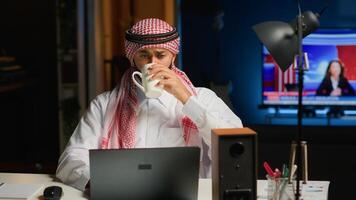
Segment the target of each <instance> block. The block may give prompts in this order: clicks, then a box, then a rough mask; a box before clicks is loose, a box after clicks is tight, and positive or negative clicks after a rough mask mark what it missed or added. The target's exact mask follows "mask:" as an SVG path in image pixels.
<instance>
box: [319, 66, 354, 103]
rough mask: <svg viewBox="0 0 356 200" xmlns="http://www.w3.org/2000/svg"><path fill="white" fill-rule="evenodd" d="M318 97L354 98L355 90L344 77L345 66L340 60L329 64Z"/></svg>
mask: <svg viewBox="0 0 356 200" xmlns="http://www.w3.org/2000/svg"><path fill="white" fill-rule="evenodd" d="M316 95H318V96H353V95H355V90H354V89H353V88H352V86H351V85H350V83H349V81H348V80H347V78H346V77H345V76H344V65H343V63H342V62H341V61H340V60H332V61H330V62H329V64H328V67H327V69H326V72H325V76H324V78H323V80H322V82H321V84H320V85H319V87H318V89H317V91H316Z"/></svg>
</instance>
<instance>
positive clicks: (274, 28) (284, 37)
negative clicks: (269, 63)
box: [252, 11, 319, 72]
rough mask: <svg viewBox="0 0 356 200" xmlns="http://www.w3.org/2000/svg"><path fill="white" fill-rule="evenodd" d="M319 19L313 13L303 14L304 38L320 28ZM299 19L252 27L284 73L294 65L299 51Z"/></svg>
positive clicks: (265, 23)
mask: <svg viewBox="0 0 356 200" xmlns="http://www.w3.org/2000/svg"><path fill="white" fill-rule="evenodd" d="M318 18H319V15H318V14H314V13H313V12H311V11H306V12H304V13H303V14H302V27H303V30H302V35H303V38H304V37H305V36H307V35H309V34H310V33H312V32H313V31H314V30H315V29H316V28H317V27H318V26H319V20H318ZM297 19H298V18H297ZM297 19H296V20H294V21H292V22H290V23H285V22H280V21H269V22H263V23H260V24H256V25H254V26H253V27H252V29H253V30H254V31H255V32H256V34H257V36H258V38H259V39H260V41H261V42H262V43H263V44H264V45H265V46H266V48H267V49H268V51H269V52H270V54H271V55H272V57H273V58H274V60H275V61H276V63H277V64H278V66H279V68H281V70H282V71H283V72H284V71H286V70H287V69H288V68H289V66H290V65H291V64H292V63H293V61H294V57H295V56H296V55H297V54H298V51H299V49H298V48H299V46H298V31H297V30H298V27H297V24H298V23H297Z"/></svg>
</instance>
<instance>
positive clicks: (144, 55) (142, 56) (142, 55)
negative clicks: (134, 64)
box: [140, 54, 148, 58]
mask: <svg viewBox="0 0 356 200" xmlns="http://www.w3.org/2000/svg"><path fill="white" fill-rule="evenodd" d="M140 57H141V58H147V57H148V55H147V54H141V55H140Z"/></svg>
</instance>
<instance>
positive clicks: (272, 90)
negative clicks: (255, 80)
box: [262, 29, 356, 108]
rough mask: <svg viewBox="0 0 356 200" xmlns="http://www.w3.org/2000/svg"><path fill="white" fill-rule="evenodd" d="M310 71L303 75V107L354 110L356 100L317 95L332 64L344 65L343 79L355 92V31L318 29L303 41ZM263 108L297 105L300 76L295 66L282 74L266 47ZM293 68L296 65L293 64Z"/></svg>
mask: <svg viewBox="0 0 356 200" xmlns="http://www.w3.org/2000/svg"><path fill="white" fill-rule="evenodd" d="M303 50H304V52H306V53H307V55H308V56H307V57H308V60H309V69H308V70H307V71H305V74H304V91H303V105H310V106H345V107H352V108H353V107H355V106H356V96H355V95H348V96H332V95H317V92H316V91H317V89H318V88H319V85H320V84H321V82H322V80H323V78H324V76H325V72H326V70H327V66H328V63H329V61H331V60H336V59H337V60H340V61H342V62H343V64H344V76H345V77H346V78H347V79H348V82H349V83H350V85H351V87H352V89H353V90H354V91H356V29H318V30H317V31H315V32H314V33H312V34H310V35H308V36H307V37H306V38H304V39H303ZM262 57H263V61H262V63H263V73H262V76H263V77H262V105H263V106H295V105H297V104H298V84H297V82H298V72H297V70H295V69H294V67H293V66H291V67H289V68H288V69H287V70H286V71H285V72H282V71H281V70H280V68H279V67H278V65H277V64H276V62H275V61H274V60H273V58H272V56H271V55H270V54H269V52H268V50H267V49H266V48H265V47H263V56H262ZM292 65H293V64H292Z"/></svg>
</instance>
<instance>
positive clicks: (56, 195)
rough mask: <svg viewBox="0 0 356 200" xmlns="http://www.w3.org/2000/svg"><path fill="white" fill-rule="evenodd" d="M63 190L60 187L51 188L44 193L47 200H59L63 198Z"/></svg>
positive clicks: (47, 188)
mask: <svg viewBox="0 0 356 200" xmlns="http://www.w3.org/2000/svg"><path fill="white" fill-rule="evenodd" d="M62 193H63V192H62V188H61V187H59V186H49V187H46V188H45V190H44V191H43V197H44V199H45V200H59V199H60V198H61V197H62Z"/></svg>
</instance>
